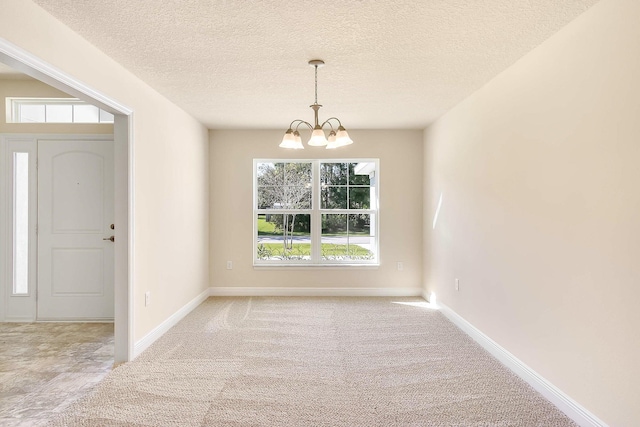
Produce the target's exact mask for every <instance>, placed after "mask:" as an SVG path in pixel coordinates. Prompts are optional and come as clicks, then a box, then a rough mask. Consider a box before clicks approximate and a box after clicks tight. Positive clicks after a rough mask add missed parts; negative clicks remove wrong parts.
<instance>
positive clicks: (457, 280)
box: [456, 279, 460, 291]
mask: <svg viewBox="0 0 640 427" xmlns="http://www.w3.org/2000/svg"><path fill="white" fill-rule="evenodd" d="M456 291H460V279H456Z"/></svg>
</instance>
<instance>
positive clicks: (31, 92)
mask: <svg viewBox="0 0 640 427" xmlns="http://www.w3.org/2000/svg"><path fill="white" fill-rule="evenodd" d="M7 97H36V98H37V97H42V98H73V97H72V96H71V95H68V94H66V93H64V92H61V91H59V90H58V89H56V88H54V87H51V86H49V85H47V84H45V83H42V82H40V81H38V80H33V79H25V80H21V79H20V80H19V79H5V80H3V79H2V78H1V77H0V133H49V134H51V133H75V134H91V133H95V134H110V133H113V124H84V123H74V124H66V123H7V119H6V118H7V108H6V106H7V103H6V102H5V99H6V98H7Z"/></svg>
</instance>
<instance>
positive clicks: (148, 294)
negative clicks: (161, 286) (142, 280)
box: [144, 291, 151, 307]
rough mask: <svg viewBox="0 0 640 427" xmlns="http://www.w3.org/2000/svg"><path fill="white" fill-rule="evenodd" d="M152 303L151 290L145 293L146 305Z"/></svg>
mask: <svg viewBox="0 0 640 427" xmlns="http://www.w3.org/2000/svg"><path fill="white" fill-rule="evenodd" d="M150 304H151V291H147V292H145V293H144V306H145V307H147V306H148V305H150Z"/></svg>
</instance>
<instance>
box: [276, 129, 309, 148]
mask: <svg viewBox="0 0 640 427" xmlns="http://www.w3.org/2000/svg"><path fill="white" fill-rule="evenodd" d="M280 148H290V149H294V150H297V149H300V148H304V147H303V146H302V142H298V141H296V137H295V135H294V134H293V132H291V130H288V131H287V132H286V133H285V134H284V137H283V138H282V142H281V143H280Z"/></svg>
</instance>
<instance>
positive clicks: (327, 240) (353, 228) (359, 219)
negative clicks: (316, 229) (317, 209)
mask: <svg viewBox="0 0 640 427" xmlns="http://www.w3.org/2000/svg"><path fill="white" fill-rule="evenodd" d="M370 230H371V223H370V215H367V214H363V215H344V214H324V215H322V259H323V260H325V261H349V260H351V261H362V260H372V259H374V258H375V254H374V252H373V251H374V250H375V236H371V233H370Z"/></svg>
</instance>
